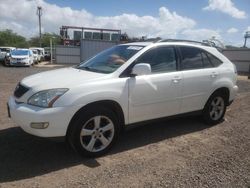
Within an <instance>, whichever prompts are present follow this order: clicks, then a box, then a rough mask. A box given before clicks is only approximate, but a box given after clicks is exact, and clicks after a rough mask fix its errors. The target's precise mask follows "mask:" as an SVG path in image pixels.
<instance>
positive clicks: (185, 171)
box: [0, 66, 250, 187]
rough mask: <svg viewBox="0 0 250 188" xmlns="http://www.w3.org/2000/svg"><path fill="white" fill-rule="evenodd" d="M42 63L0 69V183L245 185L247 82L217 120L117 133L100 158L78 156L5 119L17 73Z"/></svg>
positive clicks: (249, 181) (249, 143) (248, 169)
mask: <svg viewBox="0 0 250 188" xmlns="http://www.w3.org/2000/svg"><path fill="white" fill-rule="evenodd" d="M46 70H51V68H46V67H32V68H5V67H1V66H0V77H1V79H0V97H1V101H0V187H249V186H250V157H249V156H250V137H249V135H250V82H249V81H248V80H245V79H240V80H239V81H238V85H239V88H240V92H239V94H238V97H237V99H236V100H235V102H234V103H233V104H232V105H231V106H230V107H229V108H228V110H227V113H226V117H225V121H224V122H222V123H220V124H218V125H216V126H213V127H207V126H206V125H204V124H203V123H202V121H200V120H199V118H197V117H188V118H179V119H174V120H169V121H164V122H160V123H158V124H149V125H146V126H142V127H137V128H135V129H132V130H130V131H127V132H125V133H123V135H122V136H121V138H120V140H119V141H118V143H117V144H116V146H115V147H114V148H113V150H112V151H111V152H110V153H109V154H107V155H106V156H104V157H101V158H97V159H82V158H80V157H79V156H78V155H76V154H75V153H74V152H72V150H71V149H69V148H68V147H67V146H66V145H65V144H64V143H61V142H54V141H50V140H47V139H41V138H37V137H33V136H31V135H28V134H26V133H24V132H23V131H22V130H21V129H20V128H19V127H17V126H16V125H15V124H14V123H13V122H12V120H10V119H8V118H7V111H6V102H7V100H8V97H9V95H11V93H12V92H13V90H14V88H15V86H16V84H17V82H18V81H20V79H22V78H23V77H25V76H28V75H31V74H34V73H37V72H41V71H46Z"/></svg>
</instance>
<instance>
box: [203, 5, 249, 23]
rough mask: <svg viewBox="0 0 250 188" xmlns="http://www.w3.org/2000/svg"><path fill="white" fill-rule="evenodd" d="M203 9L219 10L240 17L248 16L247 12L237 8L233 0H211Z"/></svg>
mask: <svg viewBox="0 0 250 188" xmlns="http://www.w3.org/2000/svg"><path fill="white" fill-rule="evenodd" d="M203 10H209V11H213V10H217V11H220V12H223V13H225V14H228V15H230V16H232V17H234V18H238V19H244V18H246V17H247V16H246V13H245V12H244V11H242V10H239V9H238V8H236V7H235V5H234V3H233V2H232V1H231V0H209V4H208V6H207V7H204V8H203Z"/></svg>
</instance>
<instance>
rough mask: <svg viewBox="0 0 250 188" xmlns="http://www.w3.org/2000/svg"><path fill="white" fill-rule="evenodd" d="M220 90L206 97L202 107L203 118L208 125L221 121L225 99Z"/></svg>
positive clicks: (224, 108)
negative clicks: (206, 99)
mask: <svg viewBox="0 0 250 188" xmlns="http://www.w3.org/2000/svg"><path fill="white" fill-rule="evenodd" d="M225 98H226V97H225V96H224V95H223V93H221V92H216V93H214V94H213V95H212V96H210V98H209V99H208V101H207V103H206V105H205V107H204V109H203V119H204V121H205V123H207V124H208V125H215V124H218V123H219V122H221V121H222V120H223V118H224V115H225V112H226V100H225Z"/></svg>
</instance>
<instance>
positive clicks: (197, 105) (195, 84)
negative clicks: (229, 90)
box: [179, 46, 219, 113]
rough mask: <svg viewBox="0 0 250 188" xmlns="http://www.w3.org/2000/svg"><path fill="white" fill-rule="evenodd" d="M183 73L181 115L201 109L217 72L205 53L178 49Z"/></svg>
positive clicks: (185, 48) (192, 48)
mask: <svg viewBox="0 0 250 188" xmlns="http://www.w3.org/2000/svg"><path fill="white" fill-rule="evenodd" d="M179 50H180V54H181V70H182V73H183V96H182V98H183V100H182V105H181V113H186V112H191V111H196V110H201V109H203V107H204V105H205V103H206V101H207V99H208V97H209V95H210V94H211V92H212V90H213V83H214V82H215V81H216V79H217V77H218V75H219V72H218V69H217V68H215V67H214V66H213V65H212V64H211V62H210V60H209V59H208V56H207V53H206V52H205V51H204V50H202V49H199V48H195V47H184V46H183V47H179Z"/></svg>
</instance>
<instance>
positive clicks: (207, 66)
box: [201, 52, 213, 68]
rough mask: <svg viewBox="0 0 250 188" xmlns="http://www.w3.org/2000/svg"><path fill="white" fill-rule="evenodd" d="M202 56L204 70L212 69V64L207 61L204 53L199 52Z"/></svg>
mask: <svg viewBox="0 0 250 188" xmlns="http://www.w3.org/2000/svg"><path fill="white" fill-rule="evenodd" d="M201 55H202V60H203V67H204V68H211V67H213V65H212V63H211V62H210V60H209V59H208V56H207V53H206V52H201Z"/></svg>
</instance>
